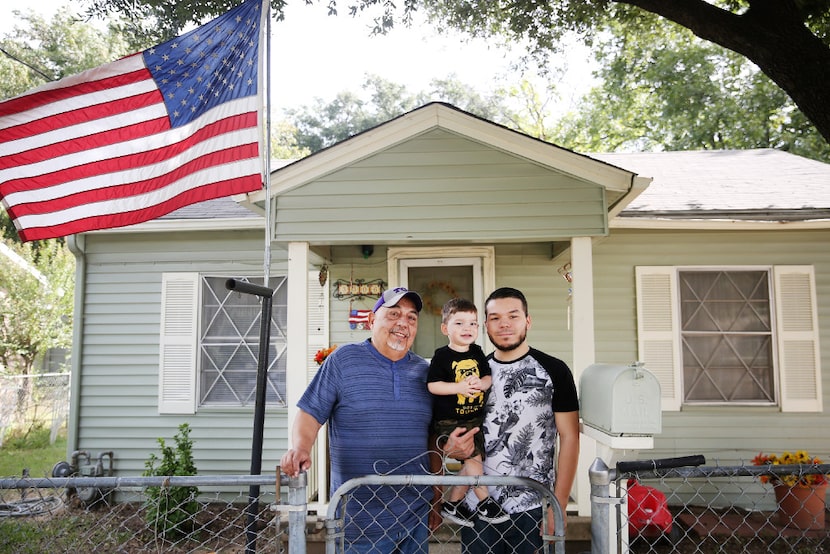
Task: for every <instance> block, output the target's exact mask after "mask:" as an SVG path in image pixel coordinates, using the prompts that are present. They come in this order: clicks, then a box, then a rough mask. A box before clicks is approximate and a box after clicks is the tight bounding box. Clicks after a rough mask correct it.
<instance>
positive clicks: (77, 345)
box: [66, 234, 86, 460]
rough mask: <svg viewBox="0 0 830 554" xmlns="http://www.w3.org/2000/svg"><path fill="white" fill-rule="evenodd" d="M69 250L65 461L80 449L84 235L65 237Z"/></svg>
mask: <svg viewBox="0 0 830 554" xmlns="http://www.w3.org/2000/svg"><path fill="white" fill-rule="evenodd" d="M66 245H67V246H68V247H69V251H70V252H72V254H74V255H75V307H74V309H73V312H74V313H73V315H72V321H73V324H72V363H71V369H70V374H69V419H68V421H67V423H66V451H67V454H66V455H67V458H66V459H67V460H68V459H69V455H70V453H71V452H75V451H76V450H79V448H78V434H79V432H80V421H81V418H80V415H79V412H80V400H81V358H82V357H83V340H82V337H83V328H84V319H85V317H84V293H85V291H86V252H85V247H86V236H85V235H82V234H81V235H70V236H69V237H67V239H66Z"/></svg>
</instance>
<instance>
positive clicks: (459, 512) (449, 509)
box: [441, 500, 475, 527]
mask: <svg viewBox="0 0 830 554" xmlns="http://www.w3.org/2000/svg"><path fill="white" fill-rule="evenodd" d="M441 515H442V516H444V517H445V518H447V519H448V520H450V521H452V522H453V523H457V524H458V525H463V526H464V527H472V526H473V525H474V524H473V518H474V517H475V514H474V513H473V511H472V510H471V509H470V508H468V507H467V504H465V503H464V500H459V501H458V502H444V506H443V507H442V508H441Z"/></svg>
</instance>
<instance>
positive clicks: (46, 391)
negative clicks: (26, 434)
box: [0, 373, 69, 446]
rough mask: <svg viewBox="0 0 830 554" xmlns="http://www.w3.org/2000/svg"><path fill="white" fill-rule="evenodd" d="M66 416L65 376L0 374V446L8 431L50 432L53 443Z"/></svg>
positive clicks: (67, 408) (67, 384) (55, 374)
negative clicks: (42, 429)
mask: <svg viewBox="0 0 830 554" xmlns="http://www.w3.org/2000/svg"><path fill="white" fill-rule="evenodd" d="M68 413H69V373H37V374H34V375H3V374H0V446H3V437H4V436H5V435H6V431H7V430H9V429H24V430H26V429H32V428H36V427H39V426H43V427H46V428H49V429H50V436H49V438H50V442H52V443H54V442H55V439H56V438H57V436H58V430H59V429H60V428H61V426H62V425H63V424H64V423H65V422H66V417H67V414H68Z"/></svg>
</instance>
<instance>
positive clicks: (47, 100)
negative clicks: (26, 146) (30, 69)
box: [0, 54, 147, 129]
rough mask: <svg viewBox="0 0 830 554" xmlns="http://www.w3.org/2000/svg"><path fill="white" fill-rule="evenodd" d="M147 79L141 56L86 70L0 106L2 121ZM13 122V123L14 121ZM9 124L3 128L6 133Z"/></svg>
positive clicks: (1, 126) (136, 55) (1, 125)
mask: <svg viewBox="0 0 830 554" xmlns="http://www.w3.org/2000/svg"><path fill="white" fill-rule="evenodd" d="M146 79H147V69H146V67H145V66H144V62H143V60H142V58H141V55H139V54H134V55H132V56H130V57H128V58H123V59H121V60H118V61H115V62H112V63H109V64H106V65H102V66H100V67H96V68H93V69H87V70H86V71H83V72H81V73H78V74H77V75H73V76H71V77H67V78H65V79H61V80H60V81H55V82H52V83H46V84H45V85H41V86H40V87H38V88H36V89H33V90H31V91H29V92H27V93H24V94H21V95H20V96H16V97H14V98H11V99H10V100H7V101H5V102H3V103H2V104H0V117H6V116H15V115H19V116H21V117H25V114H26V113H27V112H32V111H34V110H37V109H38V108H42V107H44V106H49V105H55V106H60V105H61V102H62V101H64V100H71V99H73V98H75V97H77V96H80V95H84V94H94V93H96V92H104V93H105V94H106V92H107V91H108V90H110V89H116V88H118V87H121V86H125V85H128V84H130V83H134V82H140V81H144V80H146ZM12 121H14V119H12ZM5 126H6V124H0V129H3V128H4V127H5Z"/></svg>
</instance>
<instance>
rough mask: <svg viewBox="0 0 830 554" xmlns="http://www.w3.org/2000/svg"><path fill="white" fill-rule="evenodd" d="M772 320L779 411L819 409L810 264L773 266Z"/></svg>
mask: <svg viewBox="0 0 830 554" xmlns="http://www.w3.org/2000/svg"><path fill="white" fill-rule="evenodd" d="M773 276H774V280H775V321H776V325H777V329H776V331H777V334H776V335H777V339H778V371H779V375H780V376H781V411H784V412H820V411H822V397H821V374H820V363H819V361H820V360H821V358H820V356H819V336H818V314H817V312H816V287H815V274H814V269H813V267H812V266H776V267H774V268H773Z"/></svg>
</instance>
